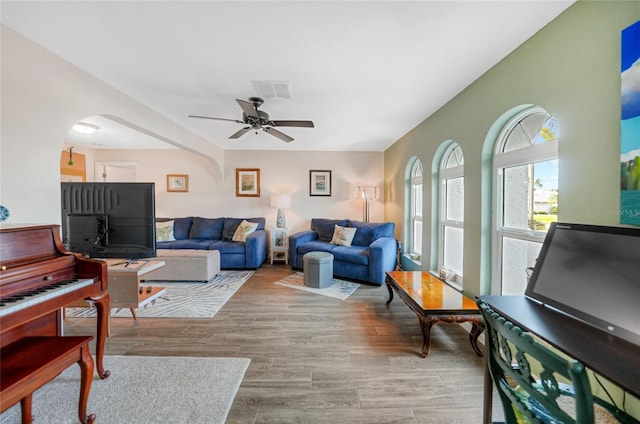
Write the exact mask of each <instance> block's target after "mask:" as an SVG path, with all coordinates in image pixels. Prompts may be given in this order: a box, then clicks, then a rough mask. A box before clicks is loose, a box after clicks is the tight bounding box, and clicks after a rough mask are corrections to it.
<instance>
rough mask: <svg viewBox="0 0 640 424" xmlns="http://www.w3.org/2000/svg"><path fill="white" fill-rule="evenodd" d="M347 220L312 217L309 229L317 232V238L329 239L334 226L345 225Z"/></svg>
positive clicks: (331, 236)
mask: <svg viewBox="0 0 640 424" xmlns="http://www.w3.org/2000/svg"><path fill="white" fill-rule="evenodd" d="M348 222H349V220H348V219H325V218H312V219H311V229H312V230H313V231H315V232H316V234H318V239H319V240H322V241H331V239H332V238H333V231H334V229H335V226H336V225H339V226H341V227H346V226H347V223H348Z"/></svg>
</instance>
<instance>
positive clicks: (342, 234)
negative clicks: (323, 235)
mask: <svg viewBox="0 0 640 424" xmlns="http://www.w3.org/2000/svg"><path fill="white" fill-rule="evenodd" d="M355 234H356V229H355V228H351V227H341V226H339V225H336V228H335V230H333V238H332V239H331V244H337V245H338V246H351V241H352V240H353V236H354V235H355Z"/></svg>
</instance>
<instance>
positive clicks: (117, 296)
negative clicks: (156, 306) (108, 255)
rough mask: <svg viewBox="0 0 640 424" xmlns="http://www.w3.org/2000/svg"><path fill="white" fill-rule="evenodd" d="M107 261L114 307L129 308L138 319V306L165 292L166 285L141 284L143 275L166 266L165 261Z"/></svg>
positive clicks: (112, 305) (110, 294)
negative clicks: (143, 285) (144, 285)
mask: <svg viewBox="0 0 640 424" xmlns="http://www.w3.org/2000/svg"><path fill="white" fill-rule="evenodd" d="M105 261H106V262H107V278H108V280H109V289H108V290H109V297H110V298H111V307H112V308H129V309H130V310H131V315H133V318H134V319H136V318H137V317H136V312H135V310H136V309H137V308H140V307H142V306H144V305H146V304H147V303H149V302H151V301H153V300H155V299H156V298H158V297H160V296H161V295H163V294H164V292H165V289H164V287H151V286H146V287H144V288H143V287H142V286H140V279H141V277H142V275H144V274H146V273H148V272H150V271H153V270H154V269H157V268H160V267H162V266H164V261H161V260H138V261H134V262H131V263H129V262H127V261H122V260H118V259H106V260H105Z"/></svg>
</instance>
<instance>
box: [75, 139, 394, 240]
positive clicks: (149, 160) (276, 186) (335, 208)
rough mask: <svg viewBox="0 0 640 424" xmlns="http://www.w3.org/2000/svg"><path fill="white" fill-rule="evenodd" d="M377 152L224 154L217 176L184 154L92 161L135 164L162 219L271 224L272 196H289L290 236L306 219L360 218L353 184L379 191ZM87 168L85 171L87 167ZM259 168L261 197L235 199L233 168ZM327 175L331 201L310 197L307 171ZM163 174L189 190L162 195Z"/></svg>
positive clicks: (377, 206) (375, 216) (114, 153)
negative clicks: (181, 178) (151, 187)
mask: <svg viewBox="0 0 640 424" xmlns="http://www.w3.org/2000/svg"><path fill="white" fill-rule="evenodd" d="M383 156H384V155H383V153H381V152H365V153H363V152H359V153H347V152H283V151H246V150H242V151H239V150H238V151H226V152H225V155H224V162H225V167H224V171H223V175H222V177H220V176H218V175H216V173H215V172H213V168H212V166H211V163H210V162H209V161H207V160H206V159H204V158H202V157H200V156H198V155H195V154H193V153H190V152H186V151H183V150H96V151H95V160H96V161H98V162H100V161H105V162H123V161H129V162H135V163H136V164H137V173H138V181H145V182H154V183H155V184H156V214H157V215H158V216H162V217H180V216H202V217H208V218H215V217H221V216H228V217H238V218H246V217H250V216H251V217H254V216H264V217H265V218H266V219H267V227H271V226H274V225H275V220H276V210H275V209H273V208H271V207H270V206H269V200H270V199H269V198H270V195H271V194H273V193H290V194H291V195H292V207H291V209H287V210H286V212H285V214H286V217H287V225H288V226H289V228H290V229H291V232H295V231H300V230H304V229H308V228H309V222H310V220H311V218H350V219H357V220H361V219H362V202H361V201H359V200H354V199H352V198H351V197H350V196H351V187H352V186H353V185H365V184H366V185H376V186H378V188H379V190H381V191H382V188H383V187H382V175H383V170H384V161H383ZM92 166H93V165H92V164H89V163H88V164H87V167H92ZM236 168H259V169H260V194H261V196H260V197H236V196H235V192H236V188H235V169H236ZM312 169H313V170H331V171H332V186H333V188H332V196H331V197H318V196H309V171H310V170H312ZM166 174H188V175H189V191H188V192H187V193H182V192H180V193H176V192H170V193H169V192H167V191H166ZM370 214H371V221H380V220H382V219H383V201H382V199H379V200H377V201H373V202H372V203H371V204H370Z"/></svg>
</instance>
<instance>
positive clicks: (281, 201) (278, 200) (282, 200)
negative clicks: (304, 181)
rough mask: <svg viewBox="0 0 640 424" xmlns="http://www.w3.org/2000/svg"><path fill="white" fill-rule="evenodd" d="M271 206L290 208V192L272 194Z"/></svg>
mask: <svg viewBox="0 0 640 424" xmlns="http://www.w3.org/2000/svg"><path fill="white" fill-rule="evenodd" d="M271 207H272V208H278V209H284V208H290V207H291V195H290V194H272V195H271Z"/></svg>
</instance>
